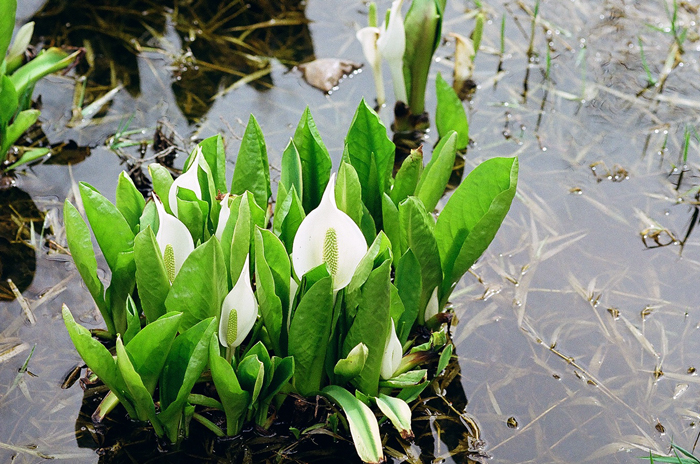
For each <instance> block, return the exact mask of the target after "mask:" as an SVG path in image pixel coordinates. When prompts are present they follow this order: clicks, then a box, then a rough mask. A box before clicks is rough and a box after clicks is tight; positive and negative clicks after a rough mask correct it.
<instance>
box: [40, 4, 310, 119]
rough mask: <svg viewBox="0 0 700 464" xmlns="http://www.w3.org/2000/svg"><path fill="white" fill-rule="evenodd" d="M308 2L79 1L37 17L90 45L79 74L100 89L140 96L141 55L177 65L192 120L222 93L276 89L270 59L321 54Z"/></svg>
mask: <svg viewBox="0 0 700 464" xmlns="http://www.w3.org/2000/svg"><path fill="white" fill-rule="evenodd" d="M304 8H305V2H303V1H301V0H286V1H258V2H254V3H249V2H244V1H241V0H238V1H232V2H218V1H213V0H199V1H194V2H190V1H184V0H175V1H174V2H167V3H166V4H164V3H163V2H153V1H143V0H136V1H135V0H131V1H128V2H117V1H112V0H105V1H100V2H88V3H85V2H80V1H72V0H50V1H48V2H47V3H46V4H45V5H44V6H43V8H42V9H41V10H40V11H39V12H37V13H36V15H35V17H34V18H33V20H34V21H35V23H36V28H35V31H36V32H35V34H36V37H41V38H42V39H43V40H45V41H49V42H56V43H57V44H59V45H72V46H80V47H85V49H86V50H87V52H88V53H87V57H86V60H84V62H83V63H81V65H80V67H79V69H78V70H79V72H80V73H81V74H83V75H87V76H88V77H89V78H90V80H91V81H92V83H93V84H94V85H96V86H98V87H101V88H103V89H104V88H107V89H109V88H114V87H117V86H118V85H119V84H123V85H124V86H125V87H126V89H127V90H128V91H129V92H130V93H131V94H132V95H133V96H136V95H138V94H139V93H140V91H141V85H142V83H141V79H140V76H139V74H140V70H139V66H138V62H137V61H138V54H139V53H141V52H144V51H157V52H158V53H163V54H166V55H169V58H170V59H171V60H172V66H173V70H172V77H173V79H172V84H171V85H172V89H173V92H174V94H175V98H176V101H177V104H178V106H179V108H180V109H181V111H182V112H183V114H184V115H185V116H186V118H187V119H188V121H189V122H190V123H192V122H196V121H198V120H200V119H201V118H202V117H203V116H204V115H205V114H206V113H207V112H208V111H209V109H210V107H211V106H212V104H213V103H214V100H215V96H216V95H217V94H218V93H219V92H220V91H222V90H223V89H233V88H235V86H238V85H242V84H246V83H250V84H252V85H253V86H254V87H255V88H256V89H258V90H265V89H269V88H271V87H272V86H273V82H272V78H271V76H270V72H271V62H270V59H272V58H274V59H277V60H278V61H279V62H281V63H282V64H283V65H285V66H287V67H288V68H291V67H292V66H295V65H297V64H299V63H301V62H305V61H309V60H311V59H313V57H314V50H313V44H312V41H311V35H310V32H309V29H308V26H307V23H308V20H307V19H306V17H305V16H304Z"/></svg>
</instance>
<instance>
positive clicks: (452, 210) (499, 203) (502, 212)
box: [412, 158, 518, 306]
mask: <svg viewBox="0 0 700 464" xmlns="http://www.w3.org/2000/svg"><path fill="white" fill-rule="evenodd" d="M517 182H518V159H517V158H492V159H490V160H487V161H484V162H483V163H481V164H480V165H479V166H477V167H476V168H475V169H474V170H473V171H472V172H471V173H470V174H469V175H468V176H467V177H466V179H464V181H462V183H461V184H460V186H459V187H457V189H456V190H455V191H454V193H453V194H452V196H451V197H450V199H449V200H448V202H447V204H446V205H445V208H444V209H443V210H442V213H440V217H439V218H438V220H437V223H436V225H435V237H436V239H437V246H438V248H439V250H440V259H441V261H442V268H443V270H444V273H445V279H444V281H443V284H442V290H441V292H440V298H439V299H440V304H441V306H442V305H443V304H444V302H445V301H446V299H447V297H448V296H449V293H450V292H451V289H452V288H453V285H454V284H455V283H456V282H457V281H459V279H460V278H461V277H462V275H463V274H464V273H465V272H467V271H468V270H469V268H470V267H471V266H472V264H474V262H475V261H476V260H477V259H478V258H479V256H481V254H482V253H483V252H484V251H485V250H486V248H487V247H488V246H489V244H490V243H491V241H492V240H493V238H494V237H495V236H496V232H497V231H498V228H499V227H500V226H501V223H502V222H503V220H504V219H505V217H506V214H507V213H508V210H509V209H510V205H511V202H512V201H513V197H514V196H515V189H516V186H517ZM412 248H413V247H412ZM414 252H415V249H414ZM419 261H420V257H419ZM421 265H422V263H421Z"/></svg>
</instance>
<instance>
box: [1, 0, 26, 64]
mask: <svg viewBox="0 0 700 464" xmlns="http://www.w3.org/2000/svg"><path fill="white" fill-rule="evenodd" d="M6 1H7V0H6ZM12 1H13V2H14V0H12ZM0 14H2V13H0ZM0 28H1V26H0ZM0 34H2V32H0ZM33 34H34V21H31V22H28V23H27V24H24V25H23V26H22V27H20V28H19V30H18V31H17V35H15V39H14V40H13V41H12V46H10V48H9V49H8V50H7V57H6V62H7V71H6V72H7V74H12V73H14V72H15V71H16V70H17V68H19V67H20V66H21V65H22V61H23V60H24V53H25V52H26V51H27V47H29V44H30V43H31V41H32V35H33ZM0 41H1V39H0ZM0 48H1V47H0ZM2 56H3V55H2V54H0V58H1V57H2Z"/></svg>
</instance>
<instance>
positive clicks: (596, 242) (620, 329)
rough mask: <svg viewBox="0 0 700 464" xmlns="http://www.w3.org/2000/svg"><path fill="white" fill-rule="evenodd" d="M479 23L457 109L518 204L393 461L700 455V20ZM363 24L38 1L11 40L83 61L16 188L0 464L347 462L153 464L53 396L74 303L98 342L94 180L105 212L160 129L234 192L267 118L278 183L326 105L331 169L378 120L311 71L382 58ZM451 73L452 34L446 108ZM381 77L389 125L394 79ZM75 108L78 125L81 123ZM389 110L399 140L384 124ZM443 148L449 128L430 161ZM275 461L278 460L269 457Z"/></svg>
mask: <svg viewBox="0 0 700 464" xmlns="http://www.w3.org/2000/svg"><path fill="white" fill-rule="evenodd" d="M481 3H483V4H482V5H481V8H482V11H483V12H484V14H485V15H486V17H487V19H488V20H487V22H486V24H485V26H484V35H483V40H482V44H481V48H480V51H479V53H478V55H477V57H476V60H475V66H474V75H473V79H474V81H475V83H476V84H477V88H476V90H475V92H474V94H473V96H472V97H471V98H470V100H469V101H466V102H465V107H466V108H467V111H468V116H469V124H470V137H471V139H472V143H471V145H470V147H469V150H468V153H467V156H466V161H465V171H466V172H469V171H470V170H471V169H473V167H474V166H475V165H476V164H478V163H479V162H480V161H483V160H485V159H488V158H491V157H495V156H514V155H517V156H519V158H520V180H519V184H518V195H517V197H516V199H515V200H514V203H513V207H512V208H511V211H510V213H509V215H508V217H507V218H506V221H505V223H504V225H503V227H502V229H501V231H500V232H499V233H498V235H497V236H496V239H495V240H494V242H493V244H492V245H491V247H490V248H489V250H488V251H487V252H486V254H485V255H484V256H483V257H482V258H481V259H480V260H479V261H478V262H477V264H476V265H475V266H474V268H473V273H472V274H467V275H466V276H465V277H464V278H463V280H462V282H461V283H460V284H459V286H458V288H457V290H456V291H455V293H454V296H453V301H452V303H453V304H454V307H455V312H456V316H457V318H458V320H459V321H458V324H457V325H455V326H454V327H453V336H454V340H455V343H456V346H457V349H456V353H457V355H458V369H455V370H454V371H452V372H454V374H455V375H456V376H457V377H456V378H455V380H454V381H453V382H452V384H450V385H449V386H447V385H438V386H437V388H436V390H435V391H434V392H432V395H433V396H434V400H433V401H431V402H430V403H429V405H428V406H429V407H427V408H424V409H420V410H417V411H416V413H414V420H415V427H416V429H417V431H418V432H419V433H418V435H421V439H420V440H419V441H418V444H417V445H407V446H406V448H403V447H402V446H401V444H400V443H399V442H395V441H391V440H390V442H388V444H387V446H388V447H389V448H391V450H393V451H392V452H390V453H388V454H390V455H391V456H392V457H391V458H392V459H394V461H395V462H411V463H414V462H460V463H461V462H470V459H478V451H483V453H485V454H487V455H489V456H491V457H492V459H491V461H492V462H499V463H527V462H537V463H571V462H581V463H583V462H594V463H603V462H605V463H611V462H623V463H628V462H629V463H633V462H639V460H638V458H639V457H643V456H648V455H649V451H653V452H655V453H663V452H665V451H666V450H667V449H668V446H669V445H670V443H671V441H672V440H673V442H675V443H677V444H680V445H681V446H683V447H684V448H688V449H690V448H692V446H693V442H694V441H695V438H696V436H697V434H698V432H700V428H699V427H698V426H697V424H698V421H700V400H698V398H700V396H699V393H700V385H699V384H700V378H699V377H698V376H697V374H696V368H700V228H695V227H694V226H695V224H697V221H698V204H699V198H700V196H699V195H698V191H700V188H699V186H700V180H699V178H698V174H699V172H700V138H699V137H698V134H699V133H700V87H699V86H700V80H698V78H697V76H698V75H700V37H698V30H699V27H698V22H699V21H700V13H699V11H698V7H697V6H696V5H695V4H694V3H693V2H678V4H677V5H678V9H677V13H676V19H675V25H676V29H677V30H682V29H683V28H687V30H688V32H687V33H686V34H685V38H684V39H683V40H682V41H681V40H676V39H674V36H673V31H672V28H671V24H672V17H673V4H672V3H669V4H668V5H666V7H665V6H664V2H663V0H654V1H645V2H628V1H623V0H608V1H604V2H601V1H596V0H579V1H553V0H545V1H542V2H541V3H540V5H539V11H538V14H537V17H536V19H535V20H534V27H533V26H532V24H533V16H534V8H535V5H534V2H532V1H530V0H528V1H495V0H494V1H488V2H481ZM389 4H390V2H386V1H383V2H379V11H384V10H385V9H386V8H388V7H389ZM366 12H367V6H366V5H365V4H364V3H362V2H360V1H350V0H344V1H338V2H322V1H318V0H309V1H308V2H306V3H304V2H284V3H278V2H264V1H262V2H256V3H255V5H254V6H251V7H246V5H245V4H243V3H240V2H232V3H231V4H230V5H228V6H222V5H220V4H219V3H218V2H206V1H200V2H181V3H169V4H167V5H163V4H160V3H159V2H148V1H138V2H137V1H132V2H121V3H118V2H110V1H100V2H92V3H91V4H90V5H86V4H84V3H82V2H80V3H78V2H70V1H57V0H49V1H47V2H42V1H36V0H32V1H24V2H20V5H19V11H18V25H20V24H22V23H24V22H25V21H28V20H34V21H36V30H35V38H36V39H37V40H40V41H42V42H43V43H46V44H49V43H58V44H69V45H72V46H82V47H85V48H86V49H87V50H88V54H87V58H86V61H84V62H83V63H82V64H81V66H79V67H78V68H77V69H76V70H74V71H72V72H71V73H70V74H69V75H67V76H51V77H49V78H47V79H45V80H43V81H41V82H40V83H39V84H38V85H37V88H36V90H35V93H34V95H35V98H37V97H40V99H41V104H42V116H41V119H40V121H41V123H42V125H41V128H42V130H43V133H44V134H45V142H44V143H46V144H50V145H52V146H54V147H55V150H54V153H55V156H54V157H53V158H52V159H51V160H50V161H49V162H46V163H43V164H40V165H36V166H32V167H30V168H28V169H25V170H21V171H19V172H16V173H15V174H14V175H13V177H12V178H6V179H3V186H4V188H2V189H1V190H0V214H2V220H0V260H1V261H0V262H1V264H2V266H1V268H0V273H1V275H2V285H0V462H13V463H34V462H43V461H44V460H45V459H46V458H47V457H52V458H54V459H55V460H59V461H63V462H71V463H73V462H75V463H86V464H87V463H98V462H99V463H109V462H139V463H141V462H146V459H150V460H148V461H147V462H245V460H246V459H250V461H248V462H262V461H263V460H265V459H270V460H275V461H277V459H279V461H280V462H285V461H292V462H294V461H295V460H296V461H297V462H305V461H313V462H325V460H331V459H332V460H333V461H338V460H342V459H349V460H350V461H348V462H354V461H353V460H354V459H355V457H354V454H353V453H354V451H353V449H352V448H351V447H350V446H349V445H348V444H347V443H345V442H340V444H339V445H337V446H338V448H334V447H332V446H329V444H330V443H332V440H330V439H328V437H321V436H317V437H314V436H313V435H311V436H309V437H307V438H306V440H307V441H308V442H314V441H318V442H319V443H321V444H322V445H321V446H319V447H316V452H318V454H308V455H301V454H295V451H294V450H289V452H286V451H285V452H282V451H281V450H285V449H286V448H284V446H286V445H284V446H281V445H280V446H281V447H279V448H274V446H278V443H277V442H275V441H274V440H270V439H269V438H267V440H268V441H266V438H265V437H260V436H258V435H256V434H255V433H253V432H251V433H250V434H249V436H247V437H244V438H245V439H248V440H249V441H248V445H247V448H245V449H247V450H248V451H246V452H245V453H248V454H245V453H243V454H235V452H234V451H232V450H236V449H238V450H241V449H243V448H240V447H239V448H236V446H234V445H236V443H235V442H234V443H215V442H214V441H213V439H212V438H211V436H207V435H206V434H205V433H204V432H203V431H201V430H199V431H197V430H196V429H194V428H193V429H194V430H195V431H194V432H193V433H194V434H195V436H202V437H203V438H201V439H200V440H191V444H189V445H187V447H186V449H185V450H183V452H181V453H180V454H178V455H175V454H168V453H167V452H166V453H165V454H163V453H159V452H158V451H157V442H156V441H155V439H153V437H152V435H151V434H150V432H148V431H147V430H143V429H139V428H138V426H134V427H133V428H131V429H129V431H123V432H120V433H122V434H123V435H120V437H124V439H125V440H129V442H128V443H129V444H130V445H129V446H127V447H126V448H124V447H123V445H124V443H122V442H120V441H118V440H116V439H114V437H110V436H109V435H107V436H103V435H101V434H100V433H99V431H95V430H93V429H92V428H91V424H90V422H89V420H88V419H87V417H86V415H89V414H90V413H91V411H92V409H94V403H93V401H94V400H92V399H90V398H87V399H85V403H83V401H84V394H83V390H82V389H81V388H80V384H79V383H76V384H74V385H73V386H72V387H70V388H68V389H61V383H62V382H63V381H64V379H65V377H66V375H67V374H68V373H69V372H70V371H71V370H72V369H73V368H74V367H75V366H76V364H78V363H79V362H80V358H79V356H78V354H77V353H76V352H75V350H74V348H73V346H72V344H71V342H70V340H69V338H68V335H67V332H66V330H65V328H64V326H63V322H62V319H61V316H60V307H61V304H63V303H66V304H68V305H69V306H70V307H71V309H72V311H73V313H74V314H75V315H76V317H77V318H78V319H79V321H80V322H81V323H82V324H84V325H86V326H88V327H90V328H98V327H101V325H102V322H101V319H100V317H99V313H98V311H97V310H96V309H95V307H94V304H93V302H92V300H91V298H90V296H89V294H88V292H87V290H86V289H85V287H84V286H83V284H82V282H81V281H80V277H79V275H78V274H77V272H76V270H75V267H74V266H73V264H72V261H71V259H70V257H69V256H68V255H66V254H65V253H64V252H63V249H62V247H64V246H65V234H64V232H63V227H62V219H61V217H62V205H63V201H64V200H65V199H66V198H68V199H69V200H71V201H75V193H76V191H77V182H78V181H86V182H89V183H90V184H92V185H93V186H95V187H96V188H98V189H99V190H100V191H101V192H103V193H104V194H105V195H106V196H107V197H108V198H110V199H113V198H114V193H113V192H114V189H115V187H116V180H117V174H118V173H119V172H121V171H122V170H123V169H130V170H138V169H140V166H141V164H142V163H145V164H143V166H145V165H147V164H148V162H151V161H152V158H153V157H154V155H155V152H154V151H153V149H152V148H151V147H150V146H147V145H148V143H149V142H151V141H152V139H153V138H154V134H155V133H156V127H158V126H159V124H162V132H163V133H164V134H165V136H166V137H168V138H170V139H171V140H172V141H173V142H174V147H175V148H173V152H172V154H174V155H177V156H176V158H175V160H174V165H175V166H176V167H179V166H181V165H182V163H183V161H184V158H185V156H183V155H184V153H185V152H186V151H187V149H188V148H189V147H191V145H192V143H193V141H196V140H198V139H201V138H204V137H207V136H210V135H214V134H217V133H221V134H222V135H223V137H224V139H225V143H226V151H227V154H228V160H229V168H230V170H231V171H232V169H233V165H234V163H235V154H236V153H237V150H238V145H239V141H240V137H241V136H242V134H243V130H244V127H245V121H246V120H247V118H248V115H249V114H250V113H252V114H254V115H255V117H256V118H257V120H258V122H259V123H260V126H261V127H262V129H263V131H264V133H265V137H266V142H267V146H268V154H269V156H270V164H271V166H279V164H280V163H279V162H280V157H281V153H282V150H283V148H284V147H285V145H286V143H287V141H288V139H289V137H291V136H292V135H293V132H294V128H295V127H296V124H297V122H298V120H299V117H300V116H301V113H302V111H303V110H304V108H305V107H306V106H307V105H308V106H309V108H310V109H311V112H312V114H313V116H314V119H315V121H316V124H317V126H318V128H319V131H320V133H321V135H322V136H323V140H324V142H325V144H326V145H327V146H328V149H329V151H330V153H331V156H332V157H333V159H334V162H335V163H337V162H338V161H339V159H340V156H341V154H342V148H343V138H344V136H345V133H346V131H347V128H348V127H349V125H350V122H351V120H352V116H353V113H354V110H355V108H356V106H357V104H358V103H359V101H360V99H361V98H363V97H364V98H366V99H367V100H368V101H373V99H374V84H373V80H372V75H371V72H370V70H369V68H368V66H365V70H363V71H362V72H360V73H358V74H355V75H353V76H351V77H348V78H347V79H345V80H343V81H342V82H341V83H340V85H339V87H338V89H337V90H335V91H333V92H332V93H331V94H330V95H325V94H323V93H322V92H320V91H318V90H317V89H314V88H312V87H310V86H309V85H308V84H307V83H306V82H304V80H303V78H302V75H301V73H300V72H299V71H298V70H296V69H295V68H294V66H295V65H297V64H300V63H302V62H306V61H309V60H312V59H314V58H329V57H332V58H343V59H348V60H352V61H356V62H360V63H362V62H364V57H363V56H362V51H361V48H360V45H359V43H358V42H357V41H356V39H355V32H356V30H357V29H358V28H360V27H363V26H364V25H365V24H366ZM476 12H477V5H475V3H474V2H471V1H456V0H455V1H452V0H448V6H447V13H446V19H445V23H444V25H443V36H444V37H446V38H447V36H448V33H451V32H454V33H459V34H461V35H464V36H469V35H470V34H471V32H472V30H473V29H474V25H475V16H476ZM503 18H504V21H505V28H504V34H503V43H502V41H501V21H502V19H503ZM98 20H99V21H101V22H98ZM271 21H272V22H271ZM251 25H254V27H251ZM531 31H534V39H533V40H532V49H531V50H530V48H531V47H530V39H531V36H530V34H531ZM678 42H681V44H680V45H679V43H678ZM501 49H503V53H501ZM453 54H454V41H453V40H452V39H446V40H445V41H443V43H441V44H440V46H439V48H438V50H437V53H436V58H435V60H434V63H433V66H432V68H431V73H430V80H429V83H428V89H429V90H428V93H427V95H428V100H427V102H426V108H428V110H429V111H430V112H431V113H434V107H435V97H434V91H433V90H434V82H435V76H436V74H437V73H438V72H440V73H441V74H442V75H443V77H445V78H446V79H447V80H448V82H451V76H452V64H453ZM548 57H549V59H548ZM548 63H550V64H548ZM81 76H85V77H84V79H81ZM385 80H386V83H387V94H388V96H389V103H390V104H393V99H392V98H391V87H390V86H389V76H388V72H387V70H386V69H385ZM650 81H656V84H651V85H649V82H650ZM76 88H78V89H81V88H84V100H83V103H82V105H81V106H82V107H83V110H85V111H84V113H83V114H82V117H80V114H78V115H77V116H76V114H75V112H72V109H73V106H74V99H75V93H76V91H75V89H76ZM115 88H117V89H119V90H116V91H114V92H113V94H111V97H109V98H104V105H93V107H92V108H90V109H89V111H87V109H88V105H89V104H90V103H92V102H94V101H96V100H97V101H99V99H100V98H101V97H104V96H105V95H108V92H110V91H112V89H115ZM97 106H99V107H97ZM380 115H381V117H382V118H383V120H384V123H385V124H386V125H387V126H388V125H389V124H390V123H391V120H392V118H393V115H392V112H391V107H390V106H389V107H385V108H381V110H380ZM127 123H128V124H127ZM436 138H437V136H436V131H435V129H434V127H433V128H431V131H430V132H428V135H427V138H426V140H425V146H426V147H430V148H432V146H433V145H434V143H435V141H436ZM428 151H430V150H428ZM684 156H685V158H686V159H684ZM229 174H230V173H229ZM273 177H274V176H273ZM442 204H444V203H442ZM102 268H103V269H106V266H102ZM8 278H11V279H12V281H13V282H14V284H15V285H16V287H17V291H18V292H20V293H21V294H22V298H21V299H17V298H16V297H15V294H14V293H13V290H12V289H11V288H10V286H9V285H7V284H6V283H5V281H6V280H7V279H8ZM32 315H33V317H34V318H35V319H36V320H35V322H32V321H31V319H32ZM34 346H35V348H34V352H33V354H32V356H31V359H30V360H29V363H28V365H27V367H26V371H27V372H23V371H22V372H19V371H20V370H21V368H22V367H23V364H24V362H25V360H26V359H27V356H28V355H29V353H30V351H31V349H32V347H34ZM443 386H444V387H445V388H442V387H443ZM81 408H82V409H81ZM81 411H82V415H81ZM197 434H199V435H197ZM193 438H194V437H193ZM255 440H257V441H255ZM324 440H326V441H324ZM479 440H481V441H483V443H480V442H479ZM270 443H276V444H275V445H271V444H270ZM266 447H268V449H272V450H273V451H274V452H273V453H272V457H270V456H267V455H263V454H259V453H261V450H264V449H266ZM421 447H422V448H421ZM120 448H124V449H120ZM310 448H311V449H313V446H311V447H310ZM96 450H99V451H96ZM153 450H156V452H155V453H153ZM319 450H322V451H323V452H324V453H326V452H329V451H328V450H332V451H331V452H332V454H331V456H329V455H327V454H323V453H321V452H320V451H319ZM241 452H242V451H241ZM139 453H144V454H139ZM149 453H151V454H149ZM232 453H233V454H232ZM256 453H258V454H256ZM145 455H148V456H150V457H149V458H143V459H142V457H141V456H145ZM154 456H156V457H155V458H154ZM158 459H159V460H158ZM433 459H435V461H433Z"/></svg>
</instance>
